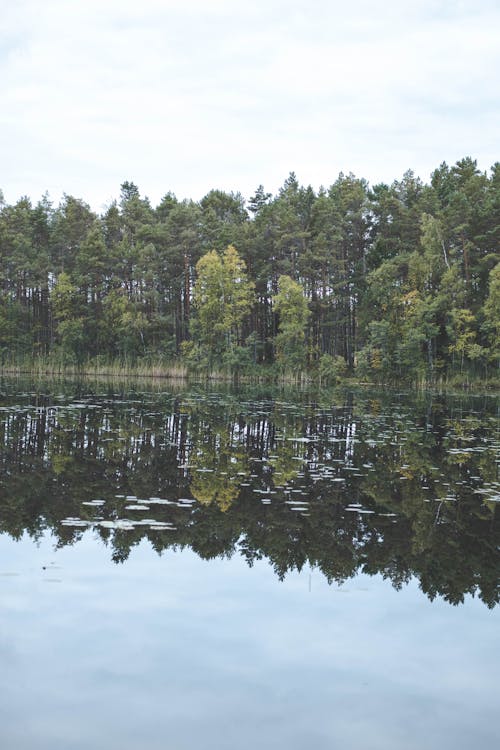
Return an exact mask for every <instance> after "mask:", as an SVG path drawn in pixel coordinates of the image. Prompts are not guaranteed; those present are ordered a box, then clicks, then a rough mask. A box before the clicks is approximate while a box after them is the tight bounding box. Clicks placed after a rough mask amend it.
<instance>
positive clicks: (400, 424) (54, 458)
mask: <svg viewBox="0 0 500 750" xmlns="http://www.w3.org/2000/svg"><path fill="white" fill-rule="evenodd" d="M75 391H76V395H75ZM340 398H341V400H338V401H336V402H335V403H334V404H332V403H331V402H326V403H321V402H314V401H312V400H310V399H308V398H306V397H305V396H302V397H301V398H300V397H299V398H295V399H294V401H293V402H291V401H287V400H285V399H284V397H283V394H280V395H279V397H278V398H276V397H272V396H268V397H267V398H263V397H262V394H259V397H258V398H257V397H255V396H254V397H252V398H250V397H249V393H248V392H244V391H243V392H240V393H237V392H220V393H206V392H204V391H190V392H184V393H180V394H172V393H159V394H155V393H137V392H134V393H132V394H131V393H127V394H125V395H124V394H116V393H113V392H111V391H110V392H106V389H104V388H102V387H101V388H98V389H94V392H93V393H91V392H90V388H89V386H87V387H86V390H85V389H84V390H81V388H80V389H78V388H77V387H74V388H73V393H72V394H71V395H69V394H68V393H55V392H52V393H51V395H40V394H39V393H32V392H31V393H30V392H24V393H19V390H18V389H17V391H16V389H13V388H12V386H9V385H8V384H6V383H4V384H3V395H2V398H1V400H0V461H1V463H0V531H2V532H7V533H8V534H10V535H11V536H12V537H14V538H20V537H21V536H22V535H23V533H24V532H25V531H27V532H28V534H29V535H31V536H32V537H34V538H38V537H41V535H42V534H43V533H44V532H45V531H46V530H50V531H51V532H52V534H53V535H54V536H55V537H56V539H57V543H58V545H59V546H60V547H63V546H65V545H69V544H73V543H75V542H77V541H78V540H79V539H81V537H82V535H83V534H85V533H86V531H87V530H88V529H89V528H93V529H94V531H95V532H96V533H98V535H99V536H100V537H101V539H102V540H103V542H105V543H106V544H107V545H108V546H109V548H110V550H111V554H112V557H113V559H114V560H115V561H116V562H121V561H124V560H126V559H127V557H128V556H129V554H130V551H131V548H132V547H134V546H135V545H137V544H138V543H139V542H140V541H141V540H143V539H148V540H149V541H150V543H151V545H152V546H153V548H154V549H155V550H156V551H157V552H158V553H161V552H162V551H164V550H165V549H167V548H169V547H173V548H182V547H190V548H191V549H192V550H194V551H195V552H196V553H197V554H198V555H199V556H200V557H202V558H213V557H216V556H229V555H232V554H234V553H235V552H236V551H237V552H238V553H239V554H240V555H242V556H243V557H244V558H245V559H246V560H247V561H248V563H249V564H250V565H251V564H252V563H253V562H254V561H256V560H258V559H260V558H266V559H268V560H269V562H270V563H271V564H272V566H273V568H274V570H275V572H276V574H277V575H278V576H279V577H280V578H283V577H284V576H285V575H286V574H287V572H288V571H290V570H294V569H299V570H300V569H301V568H302V567H303V566H304V564H306V563H308V564H310V565H311V566H312V567H314V568H317V569H319V570H321V571H322V573H323V574H324V575H325V576H326V578H327V579H328V581H337V582H342V581H345V580H346V579H348V578H350V577H352V576H354V575H355V574H356V573H358V572H364V573H368V574H375V573H381V574H382V575H383V576H384V577H385V578H387V579H389V580H390V581H391V582H392V584H393V585H394V586H395V587H396V588H399V587H401V586H402V584H404V583H406V582H407V581H409V580H410V578H411V577H412V576H416V577H417V578H418V579H419V582H420V586H421V588H422V590H423V591H424V592H425V593H426V594H427V595H428V596H429V598H431V599H433V598H434V597H435V596H436V595H440V596H442V597H444V598H445V599H446V600H447V601H449V602H451V603H453V604H457V603H459V602H462V601H463V599H464V595H465V594H477V595H478V596H479V597H480V598H481V599H482V600H483V601H484V602H485V603H486V604H487V605H488V606H489V607H493V606H494V605H495V604H496V603H497V602H498V600H499V588H498V572H499V567H500V566H499V552H498V550H499V546H500V524H499V519H500V512H499V507H500V505H499V501H500V484H499V478H498V448H499V444H500V437H499V420H498V414H497V412H496V406H497V405H496V401H495V399H493V398H475V399H466V398H449V399H445V398H444V397H439V398H434V399H432V398H431V397H427V398H422V399H421V400H418V399H410V398H408V397H407V396H402V395H401V396H398V397H393V398H392V399H388V398H387V397H378V398H369V397H367V396H360V395H352V394H347V395H345V396H343V397H340Z"/></svg>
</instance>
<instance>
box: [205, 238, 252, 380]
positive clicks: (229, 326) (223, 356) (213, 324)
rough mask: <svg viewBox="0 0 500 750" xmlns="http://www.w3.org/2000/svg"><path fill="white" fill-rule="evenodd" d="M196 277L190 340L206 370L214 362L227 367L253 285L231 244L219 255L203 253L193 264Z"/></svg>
mask: <svg viewBox="0 0 500 750" xmlns="http://www.w3.org/2000/svg"><path fill="white" fill-rule="evenodd" d="M196 274H197V279H196V283H195V287H194V297H193V303H194V307H195V310H196V317H195V319H194V320H193V322H192V325H191V333H192V338H193V340H194V343H195V344H197V345H198V346H199V350H200V353H201V354H202V356H203V357H206V359H207V364H208V367H209V369H211V368H212V367H213V365H214V364H215V363H217V364H219V365H227V364H231V362H232V360H233V358H234V355H235V354H236V349H237V347H239V346H240V344H241V326H242V323H243V320H244V319H245V317H246V316H247V315H248V314H249V312H250V308H251V305H252V301H253V291H254V285H253V283H252V282H251V281H249V280H248V278H247V273H246V268H245V264H244V262H243V260H242V259H241V258H240V256H239V255H238V251H237V250H236V248H235V247H233V246H232V245H228V247H227V248H226V250H224V252H223V253H222V254H219V253H218V252H217V251H215V250H211V251H210V252H209V253H206V254H205V255H204V256H203V257H202V258H200V260H199V261H198V263H197V264H196Z"/></svg>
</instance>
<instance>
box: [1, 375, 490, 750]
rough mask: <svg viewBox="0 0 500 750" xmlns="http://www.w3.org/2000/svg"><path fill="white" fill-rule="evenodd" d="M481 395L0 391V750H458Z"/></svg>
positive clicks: (473, 636)
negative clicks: (235, 749) (264, 749)
mask: <svg viewBox="0 0 500 750" xmlns="http://www.w3.org/2000/svg"><path fill="white" fill-rule="evenodd" d="M499 448H500V416H499V400H498V398H497V397H495V396H492V395H482V396H463V395H443V394H425V393H423V394H414V393H403V392H401V393H397V392H375V391H373V392H372V391H362V390H360V391H358V392H349V391H342V390H338V391H331V392H321V393H308V392H305V391H299V390H296V391H294V390H289V391H283V390H277V389H273V388H267V389H266V388H252V389H251V388H247V389H244V388H242V389H237V388H231V387H219V388H217V387H213V388H211V389H207V388H204V387H202V386H199V387H195V386H192V387H190V388H182V387H176V388H173V387H171V386H169V385H165V384H163V385H158V384H157V385H156V386H155V387H154V389H153V388H151V390H148V387H147V386H145V385H138V384H137V383H136V384H135V385H134V386H131V385H120V384H116V383H114V384H100V383H85V384H82V383H62V382H61V383H59V382H52V383H50V382H49V383H43V384H42V383H32V382H27V381H16V380H8V379H4V380H1V381H0V602H1V605H0V665H1V670H0V689H1V695H2V700H1V701H0V746H1V747H2V750H3V749H5V750H11V748H12V750H27V749H29V750H31V749H32V748H36V749H37V750H46V749H47V750H48V749H49V748H50V750H63V749H64V750H73V749H74V750H80V749H82V750H83V748H92V749H93V750H94V749H100V748H107V749H111V750H113V749H114V748H120V750H129V749H130V750H131V749H132V748H134V749H135V748H145V749H146V748H147V749H148V750H149V749H151V750H157V749H158V750H159V749H160V748H161V749H162V750H164V749H165V748H168V749H170V748H172V750H188V749H189V750H191V748H195V747H196V748H203V750H205V749H206V750H212V749H213V750H215V749H217V750H229V748H231V749H233V748H242V749H243V750H246V749H247V748H252V749H253V748H256V747H260V748H268V747H269V748H281V747H283V748H285V747H286V748H287V750H295V749H296V750H299V749H300V750H301V749H302V748H317V749H318V750H323V749H324V750H326V749H327V748H328V750H332V748H339V749H342V750H361V749H363V750H365V749H368V750H393V749H394V750H401V749H402V748H404V750H413V749H415V750H417V748H418V749H420V748H426V750H429V749H430V750H434V748H435V749H436V750H438V749H439V750H447V748H450V749H451V748H453V750H461V749H462V748H463V750H470V748H471V747H478V748H483V747H484V748H490V747H495V746H497V745H498V743H499V742H500V727H499V724H498V680H499V667H500V649H499V632H500V629H499V625H500V619H499V607H498V606H497V605H498V602H499V599H500V590H499V571H500V554H499V549H500V480H499V462H500V450H499Z"/></svg>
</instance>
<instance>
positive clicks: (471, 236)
mask: <svg viewBox="0 0 500 750" xmlns="http://www.w3.org/2000/svg"><path fill="white" fill-rule="evenodd" d="M499 248H500V164H498V163H497V164H495V165H494V166H493V167H492V169H491V171H490V173H489V174H486V173H483V172H481V171H480V170H479V169H478V168H477V163H476V162H475V161H473V160H472V159H470V158H465V159H463V160H461V161H459V162H457V164H456V165H455V166H453V167H449V166H448V165H446V164H442V165H441V166H440V167H439V168H438V169H436V170H435V171H434V172H433V174H432V176H431V180H430V183H429V184H424V183H423V182H422V181H421V180H420V179H419V178H417V177H415V176H414V174H413V173H412V172H407V173H406V174H405V175H404V176H403V178H402V179H401V180H400V181H395V182H393V183H392V184H391V185H386V184H379V185H375V186H373V187H370V186H369V185H368V183H367V182H366V181H365V180H363V179H358V178H356V177H354V176H353V175H347V176H346V175H343V174H340V175H339V177H338V178H337V180H336V181H335V182H334V183H333V184H332V185H331V187H329V188H327V189H324V188H321V189H320V190H319V191H317V192H315V191H314V190H313V189H312V188H311V187H310V186H309V187H304V186H302V185H300V184H299V182H298V180H297V178H296V177H295V175H294V174H293V173H291V174H290V175H289V177H288V178H287V179H286V181H285V182H284V184H283V187H282V188H281V189H280V190H279V192H278V194H277V195H276V196H272V195H271V194H269V193H266V192H265V190H264V188H263V187H262V186H259V188H258V189H257V190H256V192H255V195H253V196H252V197H251V198H250V200H249V201H248V202H245V200H244V199H243V197H242V196H241V195H240V194H239V193H226V192H222V191H220V190H212V191H210V192H209V193H208V194H207V195H206V196H205V197H204V198H203V199H202V200H201V201H199V202H195V201H192V200H182V201H181V200H178V199H177V198H176V197H175V196H174V195H173V194H172V193H167V194H166V195H165V197H164V198H163V199H162V200H161V201H160V203H159V205H158V206H156V207H153V206H152V205H151V203H150V201H149V200H148V199H147V198H145V197H142V196H141V194H140V192H139V190H138V188H137V187H136V185H134V184H133V183H131V182H124V183H123V185H122V186H121V195H120V200H119V201H118V202H114V203H112V204H111V205H110V206H109V207H108V208H107V209H106V210H105V211H104V213H103V214H102V215H97V214H96V213H95V212H93V211H92V210H91V209H90V207H89V206H88V205H87V204H86V203H85V202H84V201H82V200H80V199H78V198H74V197H72V196H68V195H66V196H65V197H64V199H63V200H62V202H61V203H60V205H59V206H57V207H56V208H55V207H54V206H52V204H51V203H50V201H49V198H48V197H44V198H43V199H42V200H41V201H39V202H38V203H37V204H36V205H33V204H32V203H31V201H30V200H29V199H28V198H21V199H20V200H19V201H18V202H17V203H15V204H14V205H7V204H6V203H5V202H4V201H3V200H1V194H0V258H1V263H0V354H1V358H2V362H3V364H6V363H9V362H14V361H20V360H22V359H32V358H37V357H41V356H42V357H46V356H50V357H53V358H58V359H59V360H60V361H63V362H67V363H75V364H78V365H79V364H82V363H83V362H85V361H86V360H87V359H90V358H92V359H94V360H96V359H101V360H102V361H110V360H112V359H114V360H120V361H124V360H126V361H130V362H134V361H137V360H138V359H140V358H142V359H144V361H146V362H147V361H163V362H165V363H167V362H169V361H172V360H173V359H174V358H177V357H179V356H181V357H182V358H183V360H184V361H185V362H187V363H188V365H190V366H191V367H195V368H198V369H203V370H210V369H225V370H231V371H232V372H237V371H238V370H243V371H245V370H247V371H251V370H252V368H254V367H255V368H257V367H258V366H261V365H267V366H270V367H273V368H275V369H277V370H278V369H279V370H282V371H283V370H288V371H292V372H295V373H298V372H300V371H309V372H312V373H316V374H317V375H318V376H319V377H321V378H323V379H325V380H327V379H336V378H337V377H339V376H342V375H343V374H347V373H355V374H357V375H359V376H361V377H367V378H370V379H372V380H383V381H386V380H388V379H389V380H397V379H402V378H410V379H427V380H434V379H437V378H441V377H446V378H450V377H453V376H458V377H465V376H467V377H469V376H480V377H482V376H486V377H491V376H492V375H495V373H498V367H499V363H500V263H499V261H500V252H499Z"/></svg>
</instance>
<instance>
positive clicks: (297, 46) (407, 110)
mask: <svg viewBox="0 0 500 750" xmlns="http://www.w3.org/2000/svg"><path fill="white" fill-rule="evenodd" d="M377 5H379V7H377ZM499 20H500V11H499V10H498V9H497V7H496V3H495V2H488V1H483V2H481V1H479V2H478V1H476V2H472V1H468V2H461V3H456V2H444V1H443V2H435V1H434V0H433V1H431V0H420V1H417V0H410V2H406V3H404V4H402V3H397V2H395V0H390V1H389V2H385V3H384V4H374V3H373V2H372V1H370V2H369V1H368V0H353V2H351V3H350V4H349V5H348V6H346V4H345V3H343V2H327V0H316V1H315V2H305V0H292V1H291V2H284V0H274V1H272V0H268V2H264V1H263V0H254V2H253V3H252V4H249V3H246V2H234V1H231V0H218V2H213V0H212V1H211V2H210V3H207V2H205V0H196V2H193V1H192V2H190V3H189V4H187V3H185V2H181V1H180V0H170V1H169V2H165V0H143V2H142V3H140V4H138V3H135V2H131V1H130V0H121V1H120V2H117V0H107V1H106V2H98V1H97V0H87V1H86V2H85V3H82V2H78V1H77V0H74V1H73V2H68V1H67V0H47V2H45V3H43V4H40V3H38V2H34V0H24V2H20V3H17V4H16V5H14V4H10V5H9V7H8V8H7V10H6V12H5V13H3V17H2V21H1V22H0V76H1V78H0V80H1V83H0V93H1V96H2V111H1V114H0V133H1V135H2V138H1V140H0V156H1V159H2V164H3V170H2V175H1V177H0V181H1V182H0V185H1V187H2V188H3V189H4V192H5V194H6V196H7V199H8V200H15V199H16V198H17V197H18V195H20V194H25V193H28V194H31V195H33V196H34V197H36V196H38V195H40V194H41V193H42V192H43V191H44V190H45V189H47V188H48V189H49V190H50V191H51V192H52V193H53V194H54V197H58V194H59V193H61V192H62V191H66V192H70V193H74V194H77V195H80V196H81V197H83V198H85V199H87V200H89V201H90V202H91V203H92V204H93V205H95V206H96V207H99V206H100V204H102V203H103V202H104V201H107V200H109V198H110V196H112V195H117V193H118V191H119V184H120V182H121V181H122V180H123V179H132V180H134V181H135V182H137V183H138V184H139V186H140V187H141V190H143V191H144V192H145V193H147V194H149V195H150V197H151V198H152V199H153V200H154V201H155V200H158V199H159V198H160V196H161V195H162V194H163V193H164V192H166V191H167V190H174V191H175V192H176V193H177V194H178V195H180V196H184V195H186V196H190V197H195V198H196V197H201V195H202V194H203V193H204V192H206V191H207V190H208V189H210V188H211V187H222V188H225V189H236V190H238V189H239V190H241V191H242V192H243V193H245V194H247V195H248V194H250V193H251V192H252V191H253V189H254V188H255V186H256V185H257V184H258V183H260V182H263V183H264V184H265V185H266V186H267V187H268V189H271V190H276V189H277V188H278V186H279V185H280V184H281V183H282V181H283V179H284V178H285V177H286V175H287V173H288V172H289V171H290V170H292V169H293V170H295V171H296V172H297V174H298V176H299V178H300V179H301V180H303V181H305V182H311V183H312V184H313V185H314V186H316V187H317V186H319V184H329V183H331V182H332V181H333V180H334V179H335V177H336V175H337V173H338V171H340V170H341V169H342V170H343V171H349V170H352V171H354V172H355V173H357V174H359V175H360V176H365V177H367V178H368V179H369V180H370V181H372V182H376V181H378V180H385V181H390V180H392V179H395V178H398V177H400V176H401V174H402V173H403V172H404V171H405V170H406V169H407V168H410V167H411V168H413V169H415V171H416V172H417V173H420V174H421V176H422V177H424V178H427V177H428V174H429V172H430V170H431V169H432V168H434V167H435V166H437V165H438V164H439V163H440V162H441V161H442V160H444V159H445V160H447V161H449V162H453V161H455V160H456V159H458V158H460V157H461V156H464V155H467V154H470V155H472V156H474V157H477V158H478V160H479V163H480V166H481V167H482V168H485V169H486V168H488V167H489V166H490V165H491V164H492V163H493V162H494V161H496V160H497V159H498V154H497V153H496V152H495V148H496V133H497V132H498V125H499V122H498V120H499V108H498V100H497V82H496V72H497V70H498V68H499V57H500V52H499V51H498V44H497V39H496V29H497V28H498V22H499Z"/></svg>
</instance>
